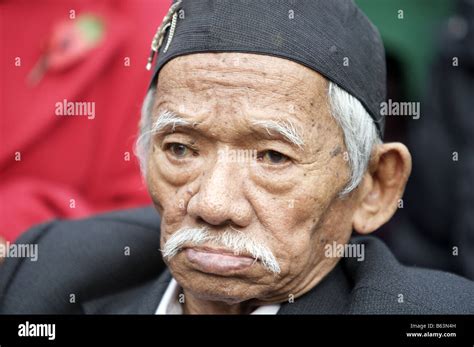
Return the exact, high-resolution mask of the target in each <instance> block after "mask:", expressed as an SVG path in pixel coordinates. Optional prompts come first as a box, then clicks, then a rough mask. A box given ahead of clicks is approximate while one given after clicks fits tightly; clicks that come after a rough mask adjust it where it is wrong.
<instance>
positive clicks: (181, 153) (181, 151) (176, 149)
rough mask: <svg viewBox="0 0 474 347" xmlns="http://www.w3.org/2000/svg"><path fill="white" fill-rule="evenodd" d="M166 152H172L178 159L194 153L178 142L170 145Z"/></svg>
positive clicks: (166, 147) (167, 146)
mask: <svg viewBox="0 0 474 347" xmlns="http://www.w3.org/2000/svg"><path fill="white" fill-rule="evenodd" d="M165 150H167V151H170V152H171V154H172V155H174V156H175V157H176V158H184V157H186V156H188V155H189V154H191V152H192V151H191V149H190V148H189V147H188V146H186V145H183V144H182V143H176V142H173V143H168V144H167V145H166V146H165Z"/></svg>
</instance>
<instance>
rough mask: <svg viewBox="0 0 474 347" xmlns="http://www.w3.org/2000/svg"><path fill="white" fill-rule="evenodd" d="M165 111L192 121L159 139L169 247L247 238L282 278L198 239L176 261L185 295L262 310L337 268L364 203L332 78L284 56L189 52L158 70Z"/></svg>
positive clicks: (152, 169)
mask: <svg viewBox="0 0 474 347" xmlns="http://www.w3.org/2000/svg"><path fill="white" fill-rule="evenodd" d="M165 111H171V112H173V113H174V114H176V115H177V116H179V117H180V118H181V119H182V120H184V121H185V122H181V123H176V126H175V127H174V129H173V127H168V128H166V129H163V131H160V132H158V133H157V134H156V135H154V137H153V139H152V149H151V151H150V156H149V158H148V165H147V170H148V176H147V183H148V187H149V191H150V194H151V196H152V198H153V201H154V203H155V206H156V208H157V209H158V211H159V212H160V214H161V216H162V225H161V245H162V248H163V245H165V243H166V242H167V241H168V240H169V239H170V237H171V236H172V235H173V234H174V233H176V232H177V231H178V230H181V229H182V228H201V227H206V228H207V229H208V230H209V232H210V234H212V235H220V234H222V233H225V232H230V233H234V234H235V233H244V235H245V236H248V237H249V238H252V239H253V240H255V241H256V242H261V243H262V244H265V245H266V246H267V248H268V249H269V250H270V251H271V253H272V254H273V255H274V257H275V259H276V260H277V262H278V264H279V267H280V272H279V273H277V274H276V273H272V272H271V271H268V269H267V268H265V267H264V266H263V264H262V262H261V261H255V262H253V261H249V258H248V257H237V256H236V257H233V256H232V255H231V254H228V253H227V252H226V250H225V249H222V247H216V246H215V245H213V243H212V242H209V243H206V242H204V243H203V244H201V245H199V246H194V245H193V244H192V243H189V244H186V245H185V246H184V247H183V248H182V249H181V250H180V251H179V252H178V253H177V254H176V255H175V256H174V257H171V258H170V259H169V261H168V265H169V268H170V270H171V271H172V273H173V276H174V277H175V279H176V280H177V281H178V282H179V283H180V285H181V286H182V287H183V288H184V290H185V292H189V293H192V294H193V295H195V296H197V297H199V298H201V299H207V300H217V301H224V302H227V303H237V302H243V301H247V300H252V299H253V300H252V301H251V302H255V303H261V302H282V301H286V300H287V299H288V298H289V296H290V295H291V296H294V297H298V296H300V295H302V294H304V293H305V292H307V291H308V290H310V289H311V288H312V287H314V285H315V284H317V283H318V282H319V281H320V280H321V279H322V277H324V276H325V275H326V274H327V273H328V272H329V271H330V270H331V269H332V268H333V267H334V266H335V264H336V263H337V261H338V259H337V258H326V257H325V256H324V253H325V252H324V246H325V245H326V244H332V242H333V241H336V242H338V243H345V242H347V240H348V239H349V237H350V234H351V218H352V213H353V210H354V207H355V206H354V204H355V203H354V202H353V199H352V198H351V197H350V196H349V197H347V198H345V199H341V198H340V197H339V195H338V194H339V192H340V191H341V190H342V189H343V188H344V186H345V184H346V183H347V181H348V178H349V174H350V171H349V168H348V164H347V162H346V161H345V160H344V157H345V156H344V152H345V146H344V142H343V134H342V130H341V129H340V127H339V126H338V125H337V123H336V121H335V120H334V118H333V117H332V115H331V114H330V109H329V105H328V99H327V81H326V80H325V79H324V78H323V77H322V76H321V75H320V74H318V73H316V72H314V71H312V70H310V69H308V68H306V67H304V66H302V65H299V64H297V63H294V62H291V61H288V60H285V59H281V58H276V57H270V56H263V55H254V54H242V53H205V54H193V55H187V56H182V57H178V58H175V59H173V60H172V61H170V62H169V63H168V64H166V65H165V66H164V67H163V69H162V70H161V72H160V74H159V81H158V85H157V98H156V100H155V104H154V112H153V115H154V117H155V120H156V119H157V118H158V117H159V115H160V114H162V113H163V112H165ZM278 124H279V125H283V127H280V128H278V127H277V128H272V127H271V126H272V125H278ZM282 129H283V130H282ZM285 129H286V130H287V133H286V135H285V133H284V130H285ZM254 154H255V155H254ZM239 155H240V157H239ZM244 255H245V254H244Z"/></svg>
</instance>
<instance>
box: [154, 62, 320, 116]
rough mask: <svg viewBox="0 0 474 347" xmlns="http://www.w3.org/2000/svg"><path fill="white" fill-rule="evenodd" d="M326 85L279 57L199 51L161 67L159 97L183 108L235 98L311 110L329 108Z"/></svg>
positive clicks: (239, 103) (239, 102) (243, 103)
mask: <svg viewBox="0 0 474 347" xmlns="http://www.w3.org/2000/svg"><path fill="white" fill-rule="evenodd" d="M327 85H328V82H327V80H326V79H325V78H324V77H323V76H322V75H320V74H319V73H317V72H316V71H314V70H311V69H309V68H307V67H305V66H303V65H300V64H298V63H295V62H293V61H290V60H287V59H283V58H279V57H273V56H267V55H258V54H249V53H197V54H190V55H185V56H180V57H177V58H175V59H173V60H171V61H170V62H168V63H167V64H166V65H165V66H164V67H163V68H162V70H161V71H160V74H159V76H158V83H157V89H158V93H157V98H158V99H159V100H161V101H168V102H175V103H179V104H180V105H179V106H182V107H184V106H185V107H189V105H188V103H189V102H193V103H199V106H201V107H204V104H206V106H210V104H215V103H220V104H221V106H226V105H225V102H227V101H232V103H233V105H234V106H235V107H250V108H254V109H262V108H264V109H267V110H271V109H275V108H278V109H281V110H283V111H284V110H287V111H288V112H290V113H291V112H295V113H298V114H301V113H308V114H311V113H313V112H315V111H318V108H327ZM222 103H224V105H222ZM227 106H230V105H227Z"/></svg>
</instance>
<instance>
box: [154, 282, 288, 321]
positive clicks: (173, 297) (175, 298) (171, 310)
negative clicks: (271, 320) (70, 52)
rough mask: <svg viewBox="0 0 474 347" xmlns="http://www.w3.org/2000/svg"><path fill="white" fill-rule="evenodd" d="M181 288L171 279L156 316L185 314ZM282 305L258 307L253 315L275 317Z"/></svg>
mask: <svg viewBox="0 0 474 347" xmlns="http://www.w3.org/2000/svg"><path fill="white" fill-rule="evenodd" d="M180 293H181V288H180V287H179V285H178V282H176V280H175V279H174V278H172V279H171V281H170V284H169V285H168V288H166V291H165V294H164V295H163V297H162V298H161V301H160V304H159V305H158V308H157V309H156V312H155V314H183V308H182V306H181V304H180V303H179V294H180ZM279 309H280V305H264V306H260V307H258V308H257V309H256V310H255V311H253V312H252V313H251V314H269V315H273V314H276V313H277V312H278V310H279Z"/></svg>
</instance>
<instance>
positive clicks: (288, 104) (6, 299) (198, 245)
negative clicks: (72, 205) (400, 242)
mask: <svg viewBox="0 0 474 347" xmlns="http://www.w3.org/2000/svg"><path fill="white" fill-rule="evenodd" d="M155 52H157V53H158V60H157V62H156V64H155V69H154V71H155V73H154V74H153V78H152V83H151V86H150V90H149V92H148V95H147V97H146V99H145V102H144V107H143V114H142V121H141V124H140V130H141V134H140V137H139V140H138V142H137V154H138V156H139V158H140V161H141V166H142V171H143V174H144V177H145V180H146V183H147V186H148V190H149V193H150V195H151V197H152V199H153V202H154V207H155V209H156V211H157V212H158V213H159V216H161V218H159V217H158V214H157V213H156V211H155V210H153V209H151V208H149V209H139V210H132V211H124V212H116V213H112V214H106V215H102V216H98V217H95V218H91V219H87V220H82V221H53V222H51V223H48V224H44V225H41V226H38V227H36V228H35V229H33V230H31V231H29V232H28V233H27V234H25V236H24V237H23V238H22V239H20V240H19V241H18V242H19V243H38V244H39V259H38V261H37V262H30V261H28V260H23V261H20V260H15V259H7V260H6V262H5V264H4V266H3V268H2V270H1V275H0V295H1V296H0V310H1V312H4V313H148V314H153V313H158V314H166V313H176V314H181V313H188V314H193V313H217V314H224V313H237V314H249V313H254V314H259V313H260V314H262V313H266V314H275V313H279V314H285V313H315V314H316V313H318V314H319V313H356V314H358V313H473V312H474V286H473V283H472V282H470V281H468V280H466V279H463V278H461V277H457V276H454V275H451V274H448V273H442V272H436V271H429V270H422V269H414V268H409V267H404V266H402V265H400V264H399V263H398V262H397V261H396V259H394V257H393V256H392V255H391V254H390V252H389V250H388V249H387V248H386V246H385V245H384V244H383V243H382V242H381V241H379V240H378V239H376V238H371V237H354V238H352V239H351V235H352V232H353V231H354V232H356V233H358V234H362V235H367V234H369V233H372V232H373V231H375V230H377V229H378V228H379V227H380V226H381V225H382V224H384V223H385V222H387V221H388V220H389V219H390V218H391V217H392V215H393V214H394V213H395V211H396V210H397V206H398V204H399V200H400V199H401V197H402V194H403V190H404V187H405V184H406V182H407V179H408V176H409V174H410V170H411V157H410V154H409V152H408V150H407V148H406V147H405V146H404V145H403V144H401V143H383V142H382V134H383V124H384V120H383V118H382V117H381V116H380V112H379V107H380V103H381V102H383V100H384V94H385V62H384V52H383V46H382V42H381V39H380V37H379V35H378V33H377V31H376V29H375V28H374V27H373V25H372V24H371V23H370V22H369V21H368V19H367V18H366V17H365V16H364V15H363V14H362V13H361V12H360V10H359V9H358V8H357V7H356V6H355V5H354V4H353V3H352V2H351V1H347V0H331V1H327V0H311V1H309V0H308V1H276V2H268V1H228V0H220V1H219V0H214V1H212V0H199V1H198V0H183V1H181V0H179V1H176V2H174V4H173V5H172V6H171V8H170V12H169V13H168V15H167V16H166V17H165V19H164V21H163V24H162V25H161V26H160V28H159V29H158V31H157V34H156V36H155V38H154V40H153V43H152V54H151V55H150V59H149V64H148V67H150V66H151V64H152V61H153V58H154V53H155ZM162 259H164V263H163V262H162Z"/></svg>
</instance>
